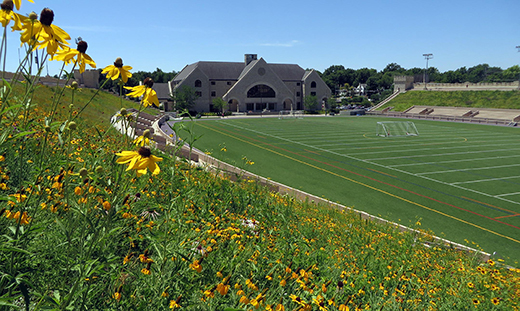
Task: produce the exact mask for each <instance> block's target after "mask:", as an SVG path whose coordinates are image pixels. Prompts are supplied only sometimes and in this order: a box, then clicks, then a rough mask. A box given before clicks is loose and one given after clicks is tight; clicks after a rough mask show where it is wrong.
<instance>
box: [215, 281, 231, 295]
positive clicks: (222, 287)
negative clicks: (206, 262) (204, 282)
mask: <svg viewBox="0 0 520 311" xmlns="http://www.w3.org/2000/svg"><path fill="white" fill-rule="evenodd" d="M228 290H229V285H224V284H222V283H219V284H218V285H217V292H219V293H220V294H221V295H222V296H224V295H226V294H227V292H228Z"/></svg>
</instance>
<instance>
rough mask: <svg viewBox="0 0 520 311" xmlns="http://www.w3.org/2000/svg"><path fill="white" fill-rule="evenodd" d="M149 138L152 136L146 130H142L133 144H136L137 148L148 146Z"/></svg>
mask: <svg viewBox="0 0 520 311" xmlns="http://www.w3.org/2000/svg"><path fill="white" fill-rule="evenodd" d="M151 136H152V134H151V132H150V130H148V129H146V130H144V132H143V135H141V136H139V137H137V138H136V139H135V140H134V144H136V145H137V146H139V145H141V147H144V146H145V145H150V138H151Z"/></svg>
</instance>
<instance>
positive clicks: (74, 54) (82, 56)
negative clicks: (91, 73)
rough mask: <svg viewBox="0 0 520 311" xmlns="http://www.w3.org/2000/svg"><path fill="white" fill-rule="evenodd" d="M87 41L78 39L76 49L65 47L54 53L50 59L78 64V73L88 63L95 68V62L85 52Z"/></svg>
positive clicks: (83, 70) (81, 71) (83, 69)
mask: <svg viewBox="0 0 520 311" xmlns="http://www.w3.org/2000/svg"><path fill="white" fill-rule="evenodd" d="M87 47H88V45H87V42H85V41H79V42H78V46H77V48H76V49H71V48H69V47H65V48H64V49H63V50H61V51H59V52H58V53H56V55H55V56H54V57H53V58H52V60H54V59H55V60H61V61H63V62H64V63H65V64H69V63H71V62H73V63H74V64H79V73H83V72H85V66H86V65H87V64H88V65H90V67H92V68H96V63H95V62H94V61H93V60H92V58H91V57H90V56H88V55H87V54H86V53H85V52H86V51H87Z"/></svg>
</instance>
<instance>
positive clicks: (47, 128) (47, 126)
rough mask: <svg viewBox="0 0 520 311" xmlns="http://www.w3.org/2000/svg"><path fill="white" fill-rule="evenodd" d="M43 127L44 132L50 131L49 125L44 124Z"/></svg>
mask: <svg viewBox="0 0 520 311" xmlns="http://www.w3.org/2000/svg"><path fill="white" fill-rule="evenodd" d="M43 128H44V129H45V132H50V131H51V127H50V126H49V125H45V126H44V127H43Z"/></svg>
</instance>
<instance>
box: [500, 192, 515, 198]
mask: <svg viewBox="0 0 520 311" xmlns="http://www.w3.org/2000/svg"><path fill="white" fill-rule="evenodd" d="M515 194H520V192H513V193H504V194H498V195H495V197H499V198H500V197H503V196H504V197H505V196H508V195H515Z"/></svg>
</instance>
